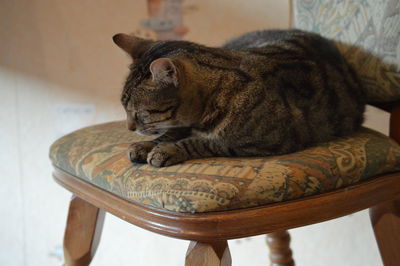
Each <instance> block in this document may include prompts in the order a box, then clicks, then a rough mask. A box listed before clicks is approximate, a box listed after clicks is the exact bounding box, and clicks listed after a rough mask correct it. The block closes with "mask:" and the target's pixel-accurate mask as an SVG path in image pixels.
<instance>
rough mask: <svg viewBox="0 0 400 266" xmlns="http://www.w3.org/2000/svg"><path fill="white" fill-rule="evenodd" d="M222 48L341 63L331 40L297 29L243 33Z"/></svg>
mask: <svg viewBox="0 0 400 266" xmlns="http://www.w3.org/2000/svg"><path fill="white" fill-rule="evenodd" d="M222 48H225V49H230V50H239V51H248V52H253V53H257V52H258V51H259V52H263V51H264V52H265V51H267V52H279V53H280V54H281V55H286V56H288V55H293V56H297V57H298V58H306V59H317V60H318V61H324V62H326V63H330V64H340V63H342V61H343V60H342V56H341V55H340V52H339V50H338V48H337V47H336V45H335V43H334V42H333V41H332V40H329V39H326V38H324V37H322V36H320V35H318V34H315V33H311V32H306V31H302V30H297V29H292V30H260V31H253V32H249V33H245V34H243V35H241V36H239V37H237V38H234V39H231V40H229V41H228V42H226V43H225V44H224V45H223V46H222ZM271 58H272V56H271Z"/></svg>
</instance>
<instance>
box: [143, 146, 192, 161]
mask: <svg viewBox="0 0 400 266" xmlns="http://www.w3.org/2000/svg"><path fill="white" fill-rule="evenodd" d="M184 160H185V158H184V156H183V153H182V152H181V151H180V149H179V148H178V147H176V146H175V145H174V144H164V145H160V144H159V145H157V146H156V147H154V148H153V150H151V152H150V153H149V154H148V155H147V162H148V163H149V164H150V165H152V166H154V167H165V166H170V165H174V164H177V163H180V162H183V161H184Z"/></svg>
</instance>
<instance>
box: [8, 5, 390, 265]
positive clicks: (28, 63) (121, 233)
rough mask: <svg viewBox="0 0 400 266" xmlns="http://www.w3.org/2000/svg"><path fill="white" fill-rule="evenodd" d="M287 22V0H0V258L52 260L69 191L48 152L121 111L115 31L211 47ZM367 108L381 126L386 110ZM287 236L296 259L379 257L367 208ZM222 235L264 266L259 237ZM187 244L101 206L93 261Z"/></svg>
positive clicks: (132, 258)
mask: <svg viewBox="0 0 400 266" xmlns="http://www.w3.org/2000/svg"><path fill="white" fill-rule="evenodd" d="M171 21H173V23H172V24H171ZM288 26H289V5H288V1H287V0H249V1H240V0H219V1H213V0H201V1H200V0H115V1H106V0H70V1H62V0H12V1H11V0H0V36H1V40H0V107H1V109H0V148H1V150H0V172H1V173H2V175H1V185H0V214H1V219H0V266H21V265H23V266H25V265H27V266H28V265H29V266H52V265H62V261H63V259H62V238H63V232H64V226H65V221H66V216H67V207H68V203H69V199H70V197H71V194H70V193H69V192H68V191H66V190H65V189H63V188H61V187H60V186H58V185H57V184H56V183H55V182H54V181H53V180H52V177H51V171H52V167H51V164H50V161H49V159H48V149H49V146H50V144H51V143H52V142H53V141H54V140H55V139H57V138H58V137H60V136H62V135H64V134H66V133H68V132H70V131H72V130H74V129H77V128H80V127H84V126H87V125H91V124H96V123H101V122H105V121H111V120H121V119H124V111H123V109H122V107H121V106H120V103H119V96H120V93H121V89H122V84H123V81H124V78H125V77H126V75H127V73H128V68H127V66H128V65H129V63H130V60H129V58H128V57H127V56H126V55H125V54H124V53H123V52H122V51H120V49H118V48H117V47H116V46H115V45H114V44H113V42H112V40H111V37H112V36H113V35H114V34H116V33H119V32H124V33H135V34H136V35H139V36H142V37H147V38H159V39H160V38H177V39H185V40H190V41H195V42H199V43H202V44H206V45H212V46H216V45H219V44H222V43H223V42H224V41H226V40H227V39H229V38H231V37H234V36H237V35H239V34H241V33H244V32H247V31H252V30H257V29H266V28H287V27H288ZM366 117H367V121H366V124H367V125H368V126H370V127H373V128H375V129H377V130H379V131H381V132H383V133H387V125H388V116H387V115H386V114H384V113H382V112H381V111H379V110H377V109H372V108H369V109H368V111H367V115H366ZM266 219H267V218H266ZM291 234H292V249H293V252H294V258H295V260H296V262H297V265H300V266H314V265H318V266H319V265H324V266H337V265H342V266H357V265H360V266H376V265H382V262H381V259H380V256H379V253H378V248H377V246H376V243H375V239H374V236H373V232H372V229H371V227H370V222H369V217H368V213H367V212H366V211H363V212H359V213H355V214H353V215H350V216H346V217H343V218H340V219H336V220H332V221H329V222H325V223H321V224H317V225H313V226H308V227H303V228H297V229H293V230H291ZM229 244H230V250H231V254H232V258H233V265H235V266H243V265H255V266H257V265H269V260H268V249H267V247H266V244H265V240H264V236H258V237H252V238H245V239H237V240H232V241H229ZM187 246H188V242H187V241H183V240H177V239H172V238H168V237H164V236H160V235H156V234H154V233H151V232H147V231H145V230H143V229H140V228H138V227H135V226H133V225H130V224H128V223H126V222H124V221H122V220H120V219H118V218H116V217H114V216H112V215H110V214H107V216H106V220H105V225H104V230H103V235H102V240H101V242H100V246H99V248H98V251H97V254H96V256H95V258H94V260H93V262H92V265H107V266H113V265H139V266H142V265H143V266H156V265H165V266H168V265H171V266H173V265H174V266H175V265H176V266H177V265H183V262H184V254H185V252H186V248H187Z"/></svg>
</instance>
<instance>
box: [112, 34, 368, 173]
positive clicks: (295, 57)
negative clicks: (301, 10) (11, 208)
mask: <svg viewBox="0 0 400 266" xmlns="http://www.w3.org/2000/svg"><path fill="white" fill-rule="evenodd" d="M113 40H114V42H115V43H116V44H117V45H118V46H119V47H120V48H122V49H123V50H124V51H125V52H127V53H128V54H129V55H130V56H131V57H132V59H133V64H132V65H131V66H130V74H129V76H128V78H127V80H126V83H125V86H124V90H123V93H122V99H121V101H122V104H123V106H124V108H125V110H126V113H127V123H128V128H129V129H130V130H132V131H135V132H137V133H139V134H141V135H149V136H150V135H161V136H160V137H158V138H156V139H155V140H153V141H146V142H137V143H133V144H132V145H131V146H130V148H129V156H130V160H131V161H132V162H140V163H142V162H146V161H147V162H148V163H149V164H151V165H153V166H156V167H163V166H169V165H173V164H177V163H180V162H183V161H186V160H189V159H195V158H203V157H212V156H268V155H277V154H285V153H291V152H294V151H298V150H301V149H304V148H306V147H309V146H311V145H315V144H317V143H320V142H325V141H329V140H332V139H334V138H336V137H340V136H344V135H348V134H351V133H353V132H355V131H357V130H358V129H359V128H360V126H361V123H362V122H363V112H364V108H365V97H364V94H363V89H362V86H361V85H360V83H359V81H358V78H357V77H356V75H355V74H354V72H353V71H352V69H351V68H350V67H349V65H348V64H347V63H346V61H345V60H344V58H343V57H342V56H341V55H340V54H339V51H338V49H337V48H336V46H335V44H334V43H333V42H332V41H330V40H327V39H325V38H323V37H321V36H319V35H317V34H314V33H309V32H304V31H300V30H265V31H257V32H251V33H247V34H245V35H243V36H241V37H238V38H236V39H233V40H231V41H229V42H227V43H226V44H225V45H223V46H222V47H220V48H212V47H207V46H203V45H200V44H196V43H192V42H187V41H151V40H144V39H141V38H138V37H134V36H130V35H126V34H117V35H115V36H114V37H113Z"/></svg>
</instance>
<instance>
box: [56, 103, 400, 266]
mask: <svg viewBox="0 0 400 266" xmlns="http://www.w3.org/2000/svg"><path fill="white" fill-rule="evenodd" d="M390 136H391V137H392V138H394V139H395V140H396V141H398V142H399V141H400V107H397V108H395V109H394V110H393V111H392V112H391V119H390ZM53 176H54V179H55V180H56V182H57V183H59V184H60V185H61V186H63V187H64V188H66V189H68V190H69V191H71V192H72V193H73V194H74V197H73V198H72V200H71V203H70V210H69V215H68V221H67V227H66V231H65V238H64V252H65V258H66V265H68V266H70V265H88V264H89V262H90V260H91V258H92V257H93V255H94V253H95V250H96V247H97V245H98V240H99V238H100V234H101V229H102V223H103V219H104V211H106V212H109V213H112V214H114V215H115V216H117V217H120V218H121V219H123V220H126V221H128V222H129V223H132V224H134V225H137V226H139V227H142V228H144V229H147V230H150V231H153V232H155V233H159V234H162V235H166V236H170V237H174V238H179V239H186V240H191V244H190V246H189V249H188V253H187V255H186V265H190V266H192V265H207V266H211V265H212V266H214V265H230V263H231V259H230V254H229V248H228V245H227V240H228V239H235V238H241V237H248V236H254V235H260V234H269V236H268V238H267V240H268V241H267V243H268V244H269V246H270V249H271V256H270V257H271V261H272V264H273V265H294V262H293V259H292V257H291V251H290V247H289V242H290V238H289V236H288V234H287V232H286V231H285V230H287V229H291V228H296V227H300V226H304V225H309V224H314V223H319V222H323V221H327V220H330V219H334V218H337V217H341V216H344V215H347V214H351V213H354V212H357V211H360V210H363V209H367V208H370V217H371V221H372V225H373V227H374V231H375V236H376V240H377V242H378V246H379V249H380V252H381V256H382V259H383V261H384V264H385V265H386V266H397V265H400V252H399V248H398V247H400V173H393V174H387V175H383V176H380V177H377V178H375V179H372V180H369V181H365V182H361V183H358V184H354V185H352V186H349V187H345V188H342V189H338V190H335V191H332V192H328V193H323V194H320V195H315V196H310V197H306V198H301V199H297V200H292V201H287V202H281V203H276V204H269V205H265V206H260V207H254V208H246V209H239V210H232V211H223V212H210V213H199V214H183V213H182V214H180V213H175V212H169V211H161V210H157V209H154V208H149V207H146V206H142V205H139V204H137V203H134V202H130V201H127V200H125V199H122V198H120V197H118V196H116V195H114V194H111V193H109V192H107V191H105V190H102V189H100V188H98V187H95V186H94V185H92V184H90V183H87V182H85V181H83V180H81V179H79V178H78V177H75V176H72V175H70V174H68V173H66V172H64V171H63V170H61V169H58V168H55V170H54V172H53ZM77 212H79V213H82V214H84V215H76V213H77ZM79 232H80V233H79ZM210 254H211V255H210ZM210 256H211V257H212V258H213V259H212V260H207V258H208V257H210ZM200 262H202V263H200Z"/></svg>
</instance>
